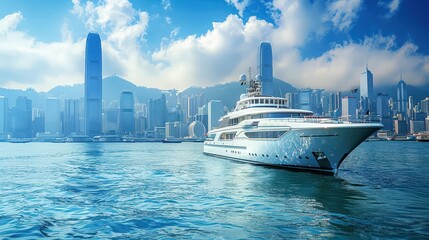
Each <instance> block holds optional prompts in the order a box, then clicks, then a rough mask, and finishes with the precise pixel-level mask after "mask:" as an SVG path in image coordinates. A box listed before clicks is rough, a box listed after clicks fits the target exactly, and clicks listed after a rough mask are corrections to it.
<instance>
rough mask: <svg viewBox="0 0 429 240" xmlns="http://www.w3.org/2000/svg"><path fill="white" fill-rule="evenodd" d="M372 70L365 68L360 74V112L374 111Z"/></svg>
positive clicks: (368, 112)
mask: <svg viewBox="0 0 429 240" xmlns="http://www.w3.org/2000/svg"><path fill="white" fill-rule="evenodd" d="M373 80H374V79H373V75H372V72H371V71H369V70H368V67H366V68H365V71H364V72H363V73H362V74H361V75H360V104H361V106H360V111H361V112H360V113H361V114H370V113H374V112H375V111H374V110H375V109H374V104H373V101H374V89H373Z"/></svg>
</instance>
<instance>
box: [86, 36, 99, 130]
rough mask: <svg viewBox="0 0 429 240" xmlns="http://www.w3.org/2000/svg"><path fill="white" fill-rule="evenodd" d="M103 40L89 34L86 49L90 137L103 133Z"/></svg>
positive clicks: (87, 107) (87, 120)
mask: <svg viewBox="0 0 429 240" xmlns="http://www.w3.org/2000/svg"><path fill="white" fill-rule="evenodd" d="M101 71H102V62H101V40H100V36H99V35H98V34H97V33H88V36H87V38H86V48H85V132H86V134H87V135H88V136H91V137H92V136H95V135H98V134H100V133H101V127H102V110H101V106H102V105H101V100H102V93H101V91H102V85H101V84H102V83H101Z"/></svg>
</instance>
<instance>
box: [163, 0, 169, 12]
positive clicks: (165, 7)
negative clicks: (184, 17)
mask: <svg viewBox="0 0 429 240" xmlns="http://www.w3.org/2000/svg"><path fill="white" fill-rule="evenodd" d="M161 5H162V7H163V8H164V10H171V2H170V0H162V2H161Z"/></svg>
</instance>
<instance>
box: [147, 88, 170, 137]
mask: <svg viewBox="0 0 429 240" xmlns="http://www.w3.org/2000/svg"><path fill="white" fill-rule="evenodd" d="M147 108H148V110H147V126H148V127H147V129H148V130H154V129H155V128H156V127H165V121H166V120H165V119H166V115H167V106H166V104H165V96H164V94H163V95H162V96H161V98H160V99H151V100H149V102H148V104H147Z"/></svg>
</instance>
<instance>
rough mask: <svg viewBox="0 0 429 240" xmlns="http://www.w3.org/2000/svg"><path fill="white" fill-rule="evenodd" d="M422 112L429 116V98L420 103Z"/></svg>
mask: <svg viewBox="0 0 429 240" xmlns="http://www.w3.org/2000/svg"><path fill="white" fill-rule="evenodd" d="M420 110H421V111H422V112H424V113H426V115H427V116H429V97H426V98H425V99H424V100H422V101H421V102H420Z"/></svg>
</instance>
